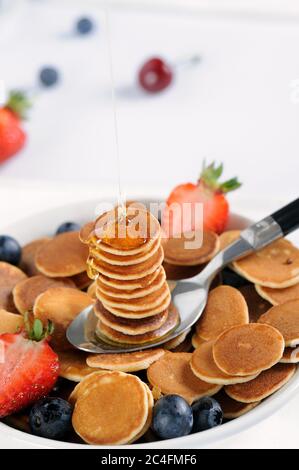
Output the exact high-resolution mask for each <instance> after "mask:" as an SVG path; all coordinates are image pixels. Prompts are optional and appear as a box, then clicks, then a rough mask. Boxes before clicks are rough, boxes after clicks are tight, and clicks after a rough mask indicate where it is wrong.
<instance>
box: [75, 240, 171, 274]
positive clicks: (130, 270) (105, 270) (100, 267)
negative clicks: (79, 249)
mask: <svg viewBox="0 0 299 470" xmlns="http://www.w3.org/2000/svg"><path fill="white" fill-rule="evenodd" d="M83 246H84V245H83ZM162 261H163V250H162V248H161V247H159V249H158V250H157V251H156V252H155V253H154V254H153V256H152V257H151V258H149V259H147V260H146V261H143V262H142V263H139V264H135V265H131V266H126V269H125V270H124V269H123V266H115V265H111V264H107V263H105V262H104V261H99V260H95V259H94V258H93V257H91V258H89V259H88V261H87V262H88V264H89V265H90V266H91V268H92V269H93V270H94V271H96V272H98V273H100V274H103V275H104V276H106V277H110V278H112V279H119V280H124V281H127V280H135V279H139V278H140V277H144V276H147V275H149V274H152V273H153V272H155V271H156V270H157V269H158V268H159V267H160V265H161V264H162Z"/></svg>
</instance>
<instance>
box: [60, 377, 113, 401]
mask: <svg viewBox="0 0 299 470" xmlns="http://www.w3.org/2000/svg"><path fill="white" fill-rule="evenodd" d="M111 372H112V371H108V370H101V369H100V370H95V369H94V372H92V373H91V374H88V375H86V377H84V378H83V379H82V380H81V381H80V382H79V383H77V385H76V386H75V387H74V388H73V390H72V391H71V393H70V395H69V397H68V401H69V402H70V404H71V405H73V406H74V405H75V403H76V401H77V400H78V398H79V397H80V396H83V395H84V394H85V392H87V391H88V390H89V389H90V388H92V386H93V384H95V383H97V381H98V377H99V375H102V374H111Z"/></svg>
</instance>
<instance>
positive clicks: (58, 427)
mask: <svg viewBox="0 0 299 470" xmlns="http://www.w3.org/2000/svg"><path fill="white" fill-rule="evenodd" d="M71 417H72V407H71V405H70V404H69V403H68V402H67V401H66V400H63V399H62V398H56V397H46V398H42V399H41V400H39V401H38V402H36V403H35V404H34V405H33V407H32V408H31V410H30V414H29V424H30V429H31V432H32V434H34V435H36V436H40V437H46V438H48V439H62V438H63V437H64V436H65V435H66V433H67V432H68V431H69V430H70V429H71Z"/></svg>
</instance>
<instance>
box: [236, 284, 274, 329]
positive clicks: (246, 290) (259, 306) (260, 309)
mask: <svg viewBox="0 0 299 470" xmlns="http://www.w3.org/2000/svg"><path fill="white" fill-rule="evenodd" d="M238 290H239V291H240V292H241V294H242V295H243V297H244V299H245V301H246V303H247V306H248V314H249V323H256V322H257V321H258V319H259V318H260V316H261V315H262V314H263V313H265V312H267V311H268V310H269V308H270V307H271V304H269V302H267V300H265V299H263V298H262V297H261V296H260V295H259V294H258V293H257V291H256V290H255V288H254V286H253V285H252V284H248V285H247V286H242V287H239V288H238Z"/></svg>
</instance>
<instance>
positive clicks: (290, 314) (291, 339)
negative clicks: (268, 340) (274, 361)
mask: <svg viewBox="0 0 299 470" xmlns="http://www.w3.org/2000/svg"><path fill="white" fill-rule="evenodd" d="M259 323H265V324H267V325H271V326H273V327H274V328H276V329H277V330H278V331H280V333H281V334H282V336H283V337H284V340H285V345H286V346H291V347H292V348H293V347H295V346H297V344H299V299H297V300H290V301H289V302H286V303H285V304H281V305H276V306H275V307H271V308H270V310H268V312H266V313H264V314H263V315H262V316H261V317H260V318H259Z"/></svg>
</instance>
